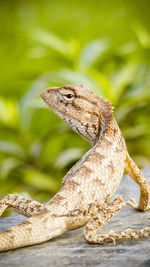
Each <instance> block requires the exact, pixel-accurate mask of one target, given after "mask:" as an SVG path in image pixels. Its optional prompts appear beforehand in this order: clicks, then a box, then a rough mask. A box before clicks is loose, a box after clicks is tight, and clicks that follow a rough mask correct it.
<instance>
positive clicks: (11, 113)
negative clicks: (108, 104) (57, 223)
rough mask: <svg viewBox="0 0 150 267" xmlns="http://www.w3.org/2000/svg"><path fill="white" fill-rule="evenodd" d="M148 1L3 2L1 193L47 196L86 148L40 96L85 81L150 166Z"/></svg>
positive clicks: (0, 26) (139, 157) (136, 155)
mask: <svg viewBox="0 0 150 267" xmlns="http://www.w3.org/2000/svg"><path fill="white" fill-rule="evenodd" d="M149 10H150V2H149V1H148V0H147V1H146V0H142V1H140V0H126V1H122V0H116V1H114V0H106V1H104V0H103V1H102V0H100V1H96V0H93V1H89V0H86V1H81V0H74V1H69V0H68V1H65V0H51V1H49V0H42V1H41V0H39V1H34V0H30V1H29V0H28V1H21V0H18V1H15V0H13V1H9V0H7V1H6V0H1V1H0V20H1V22H0V198H2V197H3V196H4V195H6V194H7V193H15V194H22V195H25V196H27V197H31V198H34V199H36V200H38V201H42V202H44V201H48V200H49V199H50V198H51V197H52V196H53V195H54V194H55V192H56V191H57V190H58V188H59V187H60V185H61V179H62V177H63V176H64V175H65V173H66V172H67V170H68V169H69V168H70V167H71V166H72V165H73V164H74V163H75V162H76V161H77V160H78V159H79V158H80V157H81V156H82V155H83V154H84V153H85V151H87V150H88V149H89V148H90V144H89V143H88V142H86V141H85V140H83V139H82V138H81V137H80V136H78V135H77V134H75V133H74V132H73V131H72V130H71V129H70V128H69V127H68V126H67V125H66V124H65V123H64V122H63V121H61V120H60V119H59V118H58V117H57V116H56V115H55V114H54V113H53V112H52V111H50V110H49V109H48V108H47V107H46V105H45V104H44V103H43V101H42V99H41V98H40V92H41V91H42V89H43V88H45V87H50V86H59V85H64V84H73V83H83V84H85V85H87V86H89V87H90V88H91V89H92V90H94V91H95V92H96V93H97V94H98V95H101V96H105V97H107V98H109V100H111V101H112V103H113V105H114V106H115V110H114V114H115V117H116V119H117V121H118V123H119V125H120V127H121V130H122V132H123V135H124V137H125V139H126V141H127V146H128V149H129V152H130V154H131V156H132V157H133V159H134V160H135V161H136V162H137V163H138V164H139V166H140V167H146V166H148V165H150V118H149V116H150V16H149Z"/></svg>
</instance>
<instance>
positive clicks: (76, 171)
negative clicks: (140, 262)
mask: <svg viewBox="0 0 150 267" xmlns="http://www.w3.org/2000/svg"><path fill="white" fill-rule="evenodd" d="M42 98H43V99H44V101H45V102H46V104H47V105H48V106H49V107H50V108H51V109H52V110H53V111H54V112H55V113H56V114H57V115H58V116H59V117H60V118H62V119H63V120H64V121H66V122H67V123H68V124H69V125H70V126H71V127H72V129H73V130H74V131H76V132H77V133H79V134H80V135H81V136H82V137H83V138H85V139H87V140H88V141H89V142H91V144H92V145H93V147H92V148H91V149H90V150H89V151H88V152H87V153H86V154H85V155H84V156H83V157H82V158H81V160H79V162H77V163H76V164H75V166H74V167H72V168H71V170H70V171H69V172H68V173H67V174H66V176H65V177H64V179H63V185H62V188H61V189H60V190H59V192H58V193H57V194H56V195H55V196H54V198H53V199H51V200H50V201H49V202H48V204H47V205H45V206H44V205H42V204H40V203H38V202H36V201H32V200H27V199H25V198H23V197H18V196H14V195H8V196H6V197H5V198H4V199H2V200H1V201H0V214H2V213H3V211H4V210H5V209H6V208H11V209H14V210H16V211H17V212H20V213H21V214H23V215H25V216H27V217H30V218H28V219H27V220H26V221H24V222H23V223H21V224H18V225H16V226H14V227H12V228H10V229H9V230H7V231H4V232H1V233H0V251H5V250H10V249H14V248H19V247H23V246H28V245H33V244H38V243H41V242H44V241H46V240H49V239H51V238H53V237H55V236H57V235H60V234H62V233H63V232H65V231H67V230H70V229H75V228H78V227H81V226H84V225H86V227H85V230H84V236H85V238H86V240H87V241H88V242H90V243H101V244H103V243H105V242H108V241H113V242H114V243H115V240H116V239H122V238H132V239H133V238H134V239H136V238H139V237H148V236H149V235H150V228H149V227H147V228H145V229H142V230H141V231H139V232H136V233H134V232H132V230H131V229H127V230H126V231H124V232H122V233H119V234H116V233H114V232H113V231H112V230H111V231H110V232H109V233H108V234H103V235H97V234H96V233H97V230H98V229H99V228H100V227H102V226H103V225H104V224H105V223H106V222H107V221H109V220H110V219H111V217H112V216H113V215H114V214H116V213H117V212H118V211H119V210H120V209H121V208H123V207H124V206H125V203H124V201H123V199H122V198H121V197H120V196H118V197H116V198H114V199H113V198H112V197H111V196H112V195H113V193H114V192H115V191H116V189H117V187H118V186H119V183H120V180H121V178H122V175H123V172H124V167H126V169H127V171H128V172H129V174H130V176H131V178H133V179H134V180H135V182H136V183H138V184H139V186H140V190H141V196H140V201H139V205H138V206H137V205H136V203H135V202H134V200H133V199H132V200H131V201H130V202H129V203H128V204H130V205H132V206H133V207H134V208H136V209H138V210H142V211H146V210H148V209H149V206H148V200H149V191H150V190H149V185H148V184H147V182H146V180H145V179H144V177H143V175H142V174H141V172H140V170H139V169H138V167H137V166H136V164H135V163H134V162H133V161H132V159H131V158H130V157H129V155H128V152H127V148H126V144H125V141H124V138H123V136H122V134H121V132H120V129H119V127H118V124H117V122H116V121H115V119H114V117H113V114H112V108H111V106H110V104H109V102H108V101H106V100H104V99H102V98H101V97H98V96H96V95H95V94H94V93H93V92H92V91H90V90H89V89H88V88H86V87H85V86H83V85H70V86H62V87H55V88H48V89H46V90H44V91H43V93H42Z"/></svg>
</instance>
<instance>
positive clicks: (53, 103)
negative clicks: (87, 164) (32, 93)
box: [41, 84, 112, 145]
mask: <svg viewBox="0 0 150 267" xmlns="http://www.w3.org/2000/svg"><path fill="white" fill-rule="evenodd" d="M41 96H42V98H43V99H44V101H45V102H46V103H47V105H48V106H49V107H50V108H51V109H52V110H53V111H54V112H55V113H56V114H57V115H58V116H59V117H60V118H62V119H63V120H64V121H66V122H67V123H68V124H69V125H70V126H71V127H72V129H73V130H74V131H76V132H77V133H79V134H80V135H81V136H83V137H84V138H85V139H87V140H88V141H89V142H91V143H92V144H93V145H94V144H95V143H96V142H97V141H98V139H99V138H100V136H102V135H103V134H104V133H105V131H106V129H107V127H108V124H109V122H110V119H111V117H112V108H111V106H110V103H109V102H108V101H106V100H105V99H103V98H101V97H98V96H96V95H95V93H94V92H92V91H91V90H90V89H89V88H87V87H86V86H83V85H80V84H77V85H66V86H61V87H52V88H48V89H45V90H44V91H43V92H42V94H41Z"/></svg>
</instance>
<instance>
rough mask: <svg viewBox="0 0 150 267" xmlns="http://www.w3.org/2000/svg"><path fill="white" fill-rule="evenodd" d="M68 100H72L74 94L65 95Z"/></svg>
mask: <svg viewBox="0 0 150 267" xmlns="http://www.w3.org/2000/svg"><path fill="white" fill-rule="evenodd" d="M65 96H66V97H67V98H68V99H70V98H72V97H73V95H72V94H67V95H65Z"/></svg>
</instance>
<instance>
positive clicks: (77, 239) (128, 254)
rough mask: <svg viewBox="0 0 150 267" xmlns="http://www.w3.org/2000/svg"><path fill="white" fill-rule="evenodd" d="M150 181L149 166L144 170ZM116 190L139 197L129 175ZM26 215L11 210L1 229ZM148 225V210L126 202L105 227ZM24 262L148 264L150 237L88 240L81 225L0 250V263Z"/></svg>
mask: <svg viewBox="0 0 150 267" xmlns="http://www.w3.org/2000/svg"><path fill="white" fill-rule="evenodd" d="M143 173H144V176H145V178H146V179H147V180H148V181H149V184H150V168H146V169H144V170H143ZM116 194H120V195H122V196H123V197H124V200H125V201H127V200H129V199H130V198H131V197H134V198H135V199H136V200H138V197H139V189H138V186H137V185H136V184H135V183H134V182H133V180H132V179H130V178H129V176H127V175H125V176H124V177H123V179H122V182H121V184H120V186H119V188H118V191H117V192H116ZM24 219H25V217H23V216H21V215H18V214H14V215H12V216H11V217H7V218H4V219H1V220H0V231H2V230H5V229H8V228H9V227H11V226H13V225H15V224H17V223H19V222H21V221H23V220H24ZM144 226H150V212H145V213H143V212H137V211H135V210H133V209H132V208H131V207H129V206H127V207H125V208H124V209H123V210H122V211H120V212H119V213H118V214H117V216H115V217H114V218H113V219H112V220H111V221H110V222H109V223H108V224H107V225H106V226H105V227H104V228H103V232H106V231H109V230H110V229H113V230H115V231H116V232H117V231H118V232H119V231H120V230H123V229H125V228H129V227H130V228H132V229H135V230H138V229H140V228H143V227H144ZM1 266H2V267H5V266H9V267H12V266H24V267H31V266H32V267H34V266H36V267H45V266H111V267H113V266H115V267H116V266H119V267H120V266H121V267H125V266H128V267H130V266H132V267H133V266H142V267H143V266H145V267H148V266H150V238H148V239H138V240H124V241H118V242H117V245H116V246H114V245H113V243H107V244H105V245H98V244H96V245H91V244H88V243H87V242H86V241H85V240H84V238H83V235H82V229H79V230H74V231H70V232H67V233H65V234H63V235H61V236H59V237H57V238H54V239H52V240H50V241H48V242H46V243H43V244H39V245H35V246H30V247H25V248H21V249H16V250H13V251H8V252H2V253H0V267H1Z"/></svg>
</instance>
